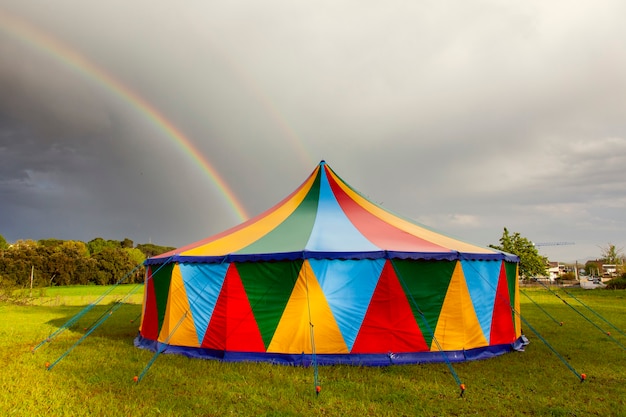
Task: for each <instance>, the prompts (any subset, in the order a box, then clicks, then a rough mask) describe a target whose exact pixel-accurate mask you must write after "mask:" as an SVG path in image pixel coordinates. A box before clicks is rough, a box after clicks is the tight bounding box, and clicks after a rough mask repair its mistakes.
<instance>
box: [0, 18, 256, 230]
mask: <svg viewBox="0 0 626 417" xmlns="http://www.w3.org/2000/svg"><path fill="white" fill-rule="evenodd" d="M0 31H3V32H5V33H7V34H8V35H10V36H12V37H13V38H15V39H17V40H19V41H20V42H22V43H25V44H27V45H29V46H30V47H32V48H34V49H36V50H37V51H39V52H42V53H44V54H45V55H47V56H49V57H52V58H53V59H54V60H55V61H57V62H60V63H62V64H63V65H65V66H67V67H69V68H71V69H72V70H74V71H76V72H78V73H79V74H81V75H82V76H83V77H85V78H87V79H89V80H92V81H95V82H96V83H97V84H99V85H100V86H101V87H103V88H104V89H105V90H108V91H109V92H112V93H113V94H114V95H115V96H117V97H118V98H120V99H122V100H123V101H125V102H126V103H128V104H129V105H130V106H131V107H132V108H134V109H135V110H136V111H137V112H138V113H140V114H141V115H142V116H144V117H145V118H146V119H148V120H149V121H150V123H151V124H153V125H154V126H156V127H157V128H158V129H159V130H160V131H162V132H163V133H164V134H165V136H166V137H167V138H169V139H170V140H172V141H173V142H174V143H175V144H177V145H178V146H179V147H180V148H181V149H182V150H183V152H184V153H186V154H187V155H188V156H189V157H190V158H191V160H192V161H193V162H194V163H195V164H196V165H197V166H198V167H199V168H200V169H201V170H202V171H203V172H204V173H206V175H207V176H208V178H209V179H210V180H211V182H213V184H214V185H215V186H216V187H217V189H218V191H219V192H220V194H221V195H222V196H223V197H224V199H225V200H226V202H227V203H228V205H229V206H230V207H231V208H232V209H233V211H234V212H235V214H236V216H237V218H238V220H239V221H245V220H247V219H248V218H249V217H250V216H248V214H247V212H246V210H245V208H244V206H243V204H241V202H240V201H239V199H238V198H237V196H236V195H235V193H234V192H233V190H232V189H231V188H230V187H229V186H228V185H227V183H226V181H225V180H224V179H223V178H222V177H221V176H220V175H219V173H218V172H217V170H216V169H215V168H214V167H213V166H212V165H211V163H210V162H209V161H208V160H207V159H206V158H205V157H204V155H202V153H201V152H200V151H199V150H198V148H197V147H196V146H194V144H193V142H192V141H191V140H189V138H187V137H186V136H185V135H184V134H183V132H181V131H180V129H178V128H177V127H176V126H175V125H174V124H173V123H172V122H170V121H169V120H168V119H167V118H166V117H165V116H164V115H163V114H162V113H161V112H160V111H159V110H158V109H157V108H155V107H154V106H153V105H151V104H150V103H148V102H147V101H146V100H145V99H144V98H143V97H141V96H140V95H139V94H137V93H136V92H134V91H133V90H132V89H130V88H129V87H128V86H126V85H124V84H123V83H122V82H121V81H119V80H117V79H115V78H114V77H113V76H111V75H110V74H109V73H107V72H106V71H105V70H103V69H102V68H99V67H97V66H96V65H94V64H93V63H92V62H90V61H89V60H87V59H86V58H85V57H84V56H82V55H80V54H79V53H78V52H76V51H74V50H72V49H71V48H69V47H68V46H66V45H64V44H63V43H61V42H60V41H58V40H57V39H55V38H53V37H52V36H50V35H49V34H47V33H44V32H43V31H41V30H39V29H37V28H35V27H33V26H32V25H29V24H28V23H26V22H24V21H23V20H20V19H18V18H16V17H14V16H12V15H9V14H8V13H7V12H6V11H4V10H2V9H0Z"/></svg>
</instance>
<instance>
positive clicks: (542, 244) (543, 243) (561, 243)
mask: <svg viewBox="0 0 626 417" xmlns="http://www.w3.org/2000/svg"><path fill="white" fill-rule="evenodd" d="M532 243H533V246H535V247H540V246H564V245H575V243H574V242H542V243H535V242H532Z"/></svg>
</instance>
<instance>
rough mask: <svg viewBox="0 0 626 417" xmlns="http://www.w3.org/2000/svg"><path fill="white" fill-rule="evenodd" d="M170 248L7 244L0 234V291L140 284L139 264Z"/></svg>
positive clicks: (100, 242) (115, 243)
mask: <svg viewBox="0 0 626 417" xmlns="http://www.w3.org/2000/svg"><path fill="white" fill-rule="evenodd" d="M173 249H174V248H173V247H167V246H159V245H154V244H151V243H148V244H138V245H136V246H135V245H134V242H133V241H132V240H130V239H127V238H126V239H124V240H121V241H119V240H105V239H103V238H100V237H97V238H95V239H93V240H90V241H89V242H86V243H85V242H82V241H76V240H60V239H42V240H37V241H34V240H18V241H17V242H15V243H13V244H9V243H8V242H7V241H6V240H5V239H4V237H3V236H2V235H0V288H5V289H6V288H25V287H27V286H30V285H31V273H32V280H33V283H32V284H33V286H34V287H47V286H55V285H90V284H93V285H109V284H115V283H116V282H118V281H119V280H120V279H122V278H124V277H126V279H125V281H124V282H125V283H138V282H143V279H144V274H145V269H144V266H143V262H144V261H145V260H146V259H147V258H149V257H152V256H155V255H159V254H161V253H164V252H167V251H170V250H173Z"/></svg>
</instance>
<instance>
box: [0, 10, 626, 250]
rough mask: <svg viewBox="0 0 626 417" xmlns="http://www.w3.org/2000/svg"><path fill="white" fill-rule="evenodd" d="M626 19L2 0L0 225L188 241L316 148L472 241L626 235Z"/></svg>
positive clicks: (287, 184) (578, 240)
mask: <svg viewBox="0 0 626 417" xmlns="http://www.w3.org/2000/svg"><path fill="white" fill-rule="evenodd" d="M623 16H626V3H625V2H623V1H619V0H616V1H609V0H593V1H587V0H581V1H576V2H570V1H550V2H546V1H538V0H524V1H515V0H513V1H506V2H504V1H495V0H494V1H478V0H463V1H461V0H458V1H446V0H437V1H422V0H416V1H399V0H389V1H385V2H379V1H369V0H358V1H356V0H346V1H341V0H339V1H337V0H333V1H324V0H322V1H317V2H304V1H298V0H284V1H281V0H266V1H263V2H254V1H237V0H235V1H228V2H217V1H212V0H208V1H186V2H179V1H174V0H150V1H148V0H136V1H132V2H128V1H125V0H124V1H122V0H109V1H107V2H96V3H94V2H84V1H79V0H56V1H54V2H49V1H44V0H0V235H2V236H4V238H5V239H6V240H7V241H9V242H15V241H17V240H20V239H35V240H38V239H46V238H58V239H67V240H82V241H89V240H91V239H94V238H96V237H102V238H104V239H115V240H123V239H124V238H129V239H131V240H133V241H134V242H135V244H137V243H148V242H152V243H155V244H158V245H164V246H176V247H178V246H183V245H186V244H189V243H192V242H195V241H197V240H200V239H203V238H206V237H208V236H211V235H213V234H216V233H218V232H221V231H223V230H225V229H227V228H230V227H232V226H235V225H237V224H239V223H241V222H242V221H243V220H245V219H247V218H250V217H253V216H255V215H258V214H260V213H261V212H263V211H265V210H267V209H269V208H270V207H272V206H273V205H274V204H276V203H277V202H279V201H280V200H281V199H283V198H284V197H286V196H287V195H288V194H290V193H291V192H292V191H293V190H294V189H295V188H297V187H298V186H299V185H300V184H301V183H302V182H303V181H304V180H305V179H306V177H307V176H308V175H309V174H310V173H311V172H312V171H313V170H314V169H315V167H316V165H317V164H318V163H319V162H320V161H321V160H325V161H326V162H327V163H328V165H329V166H330V167H331V168H332V169H333V170H334V171H335V172H336V173H337V174H338V175H339V176H340V177H342V178H343V179H344V180H345V181H346V182H348V183H349V184H350V185H351V186H352V187H353V188H356V189H357V190H359V191H360V192H361V193H362V194H364V195H365V196H367V197H368V198H370V199H371V200H372V201H375V202H377V203H379V204H382V205H383V207H385V208H387V209H389V210H391V211H393V212H395V213H400V214H402V215H404V216H406V217H409V218H412V219H414V220H415V221H417V222H420V223H423V224H425V225H428V226H429V227H431V228H433V229H435V230H437V231H440V232H442V233H445V234H448V235H452V236H454V237H457V238H460V239H462V240H465V241H467V242H470V243H474V244H478V245H481V246H487V245H489V244H498V243H499V239H500V237H501V236H502V233H503V229H504V228H505V227H506V228H507V229H508V230H509V231H510V232H511V233H516V232H517V233H520V234H521V236H522V237H525V238H527V239H529V240H531V241H532V242H535V243H537V244H538V246H537V247H538V249H539V253H540V254H542V255H544V256H548V257H549V258H550V260H554V261H561V262H573V261H584V260H586V259H589V258H597V257H600V256H601V255H602V253H603V249H604V248H606V247H607V245H609V244H613V245H616V247H617V248H618V249H621V248H624V247H625V246H626V175H624V167H626V117H624V115H625V114H626V75H625V74H626V53H624V51H626V25H624V24H623ZM563 242H565V243H568V244H566V245H563V244H556V243H563ZM541 244H545V245H541Z"/></svg>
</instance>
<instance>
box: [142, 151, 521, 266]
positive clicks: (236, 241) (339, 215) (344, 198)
mask: <svg viewBox="0 0 626 417" xmlns="http://www.w3.org/2000/svg"><path fill="white" fill-rule="evenodd" d="M306 258H315V259H376V258H400V259H431V260H457V259H480V260H503V259H504V260H507V261H513V262H517V261H518V258H517V257H516V256H514V255H510V254H506V253H503V252H500V251H497V250H495V249H490V248H485V247H480V246H476V245H473V244H470V243H466V242H463V241H460V240H457V239H455V238H452V237H449V236H446V235H443V234H440V233H437V232H435V231H433V230H431V229H429V228H427V227H425V226H423V225H420V224H419V223H416V222H414V221H412V220H409V219H406V218H404V217H401V216H398V215H396V214H393V213H391V212H389V211H388V210H386V209H384V208H382V207H381V206H379V205H378V204H375V203H373V202H372V201H370V200H368V199H367V198H365V197H364V196H363V195H361V194H360V193H359V192H358V191H356V190H355V189H353V188H352V187H350V185H348V184H347V183H346V182H344V181H343V180H342V179H341V178H340V177H339V176H337V174H336V173H335V172H334V171H333V170H332V169H331V168H330V167H329V166H328V165H327V164H326V163H325V162H324V161H321V162H320V164H319V165H318V166H317V167H316V168H315V170H314V171H313V172H312V173H311V175H310V176H309V177H308V178H307V179H306V181H304V182H303V183H302V185H300V187H298V188H297V189H296V190H295V191H294V192H293V193H291V194H290V195H289V196H287V197H286V198H285V199H284V200H282V201H281V202H279V203H278V204H276V205H275V206H274V207H272V208H270V209H269V210H267V211H265V212H264V213H261V214H260V215H258V216H256V217H254V218H252V219H250V220H248V221H246V222H244V223H242V224H240V225H238V226H235V227H233V228H231V229H228V230H226V231H224V232H222V233H219V234H217V235H214V236H211V237H209V238H207V239H204V240H201V241H198V242H195V243H192V244H190V245H187V246H184V247H182V248H179V249H176V250H174V251H171V252H167V253H164V254H161V255H159V256H155V257H153V258H150V259H148V260H147V261H146V263H147V264H162V263H168V262H211V263H213V262H218V263H219V262H231V261H240V262H243V261H260V260H266V261H277V260H294V259H306Z"/></svg>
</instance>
